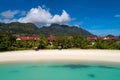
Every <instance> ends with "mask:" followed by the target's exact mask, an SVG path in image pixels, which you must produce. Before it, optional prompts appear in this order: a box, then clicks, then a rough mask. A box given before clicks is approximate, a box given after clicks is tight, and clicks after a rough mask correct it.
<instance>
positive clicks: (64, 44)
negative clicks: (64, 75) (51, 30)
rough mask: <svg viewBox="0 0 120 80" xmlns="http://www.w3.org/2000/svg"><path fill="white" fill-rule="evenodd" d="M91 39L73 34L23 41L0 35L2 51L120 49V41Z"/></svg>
mask: <svg viewBox="0 0 120 80" xmlns="http://www.w3.org/2000/svg"><path fill="white" fill-rule="evenodd" d="M90 44H91V41H89V40H87V38H86V37H84V36H81V35H76V36H73V37H72V38H71V39H68V37H67V36H56V40H55V41H48V40H47V37H41V39H40V40H38V41H33V40H31V41H22V40H16V38H15V37H13V36H11V35H10V34H3V35H0V51H11V50H26V49H34V48H35V47H37V49H58V48H60V47H61V48H63V49H69V48H78V49H89V48H91V49H120V43H117V42H116V41H113V40H102V39H100V40H97V41H96V42H95V44H94V45H90Z"/></svg>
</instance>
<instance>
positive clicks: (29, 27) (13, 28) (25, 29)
mask: <svg viewBox="0 0 120 80" xmlns="http://www.w3.org/2000/svg"><path fill="white" fill-rule="evenodd" d="M4 32H9V33H12V34H24V35H43V36H49V35H55V36H73V35H83V36H94V35H93V34H92V33H90V32H88V31H87V30H85V29H83V28H80V27H77V26H68V25H59V24H52V25H50V26H43V27H41V28H38V27H37V26H36V25H34V24H32V23H18V22H14V23H8V24H5V23H0V33H4Z"/></svg>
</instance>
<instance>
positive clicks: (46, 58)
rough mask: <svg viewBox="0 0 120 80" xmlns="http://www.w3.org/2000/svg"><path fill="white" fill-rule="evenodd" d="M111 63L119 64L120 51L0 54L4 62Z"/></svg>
mask: <svg viewBox="0 0 120 80" xmlns="http://www.w3.org/2000/svg"><path fill="white" fill-rule="evenodd" d="M31 61H41V62H56V61H59V62H71V61H72V62H112V63H120V50H74V49H73V50H72V49H70V50H69V49H68V50H39V51H35V50H25V51H11V52H0V63H5V62H31Z"/></svg>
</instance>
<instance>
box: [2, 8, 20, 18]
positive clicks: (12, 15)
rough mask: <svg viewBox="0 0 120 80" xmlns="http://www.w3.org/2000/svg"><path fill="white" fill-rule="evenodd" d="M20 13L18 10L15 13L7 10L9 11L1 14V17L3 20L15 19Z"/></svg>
mask: <svg viewBox="0 0 120 80" xmlns="http://www.w3.org/2000/svg"><path fill="white" fill-rule="evenodd" d="M18 13H19V11H18V10H14V11H12V10H7V11H5V12H2V13H0V15H1V17H3V18H6V19H9V18H14V16H15V15H16V14H18Z"/></svg>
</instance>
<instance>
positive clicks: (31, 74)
mask: <svg viewBox="0 0 120 80" xmlns="http://www.w3.org/2000/svg"><path fill="white" fill-rule="evenodd" d="M119 79H120V65H110V64H109V65H106V64H93V63H91V64H90V63H89V64H88V63H84V64H83V63H14V64H0V80H119Z"/></svg>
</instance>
